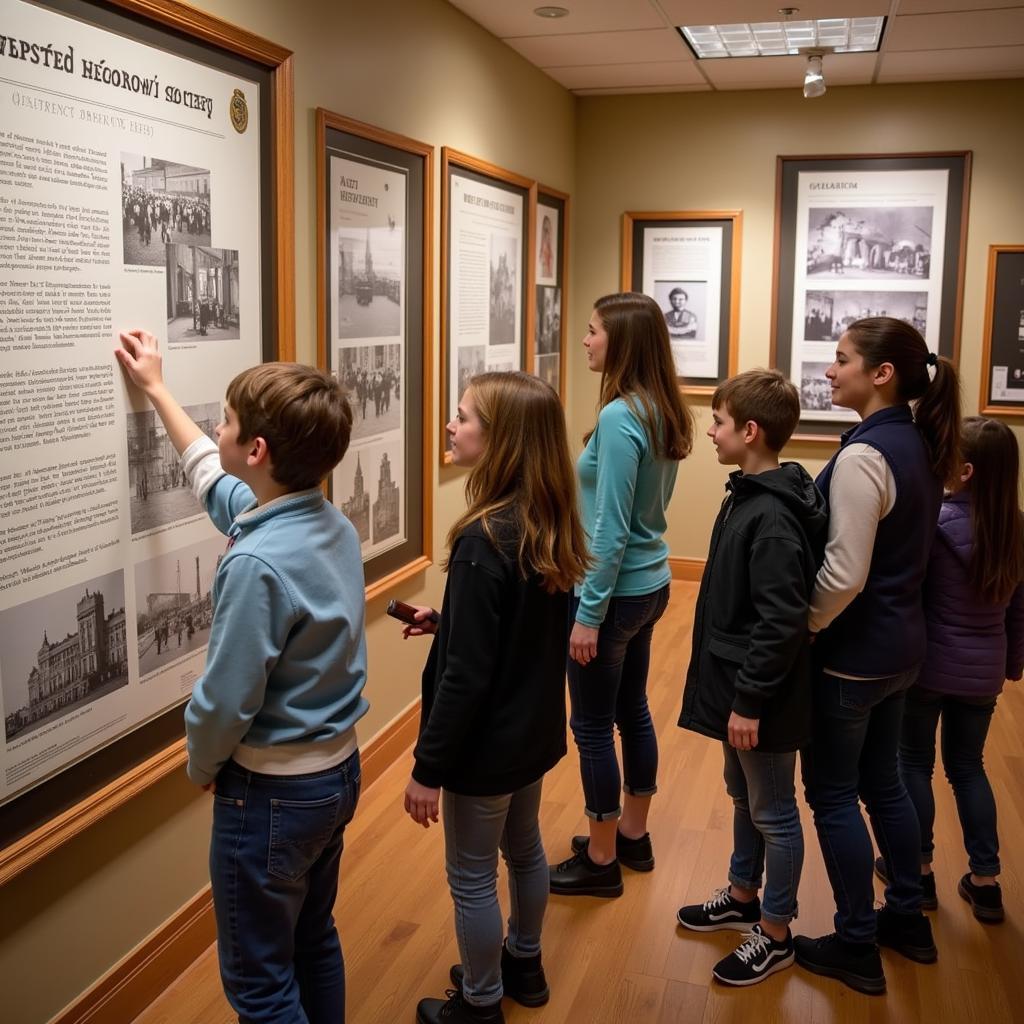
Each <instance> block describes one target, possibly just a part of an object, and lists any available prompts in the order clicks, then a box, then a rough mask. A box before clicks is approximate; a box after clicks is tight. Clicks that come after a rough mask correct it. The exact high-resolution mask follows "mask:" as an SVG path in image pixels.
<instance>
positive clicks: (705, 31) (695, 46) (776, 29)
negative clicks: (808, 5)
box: [679, 17, 885, 60]
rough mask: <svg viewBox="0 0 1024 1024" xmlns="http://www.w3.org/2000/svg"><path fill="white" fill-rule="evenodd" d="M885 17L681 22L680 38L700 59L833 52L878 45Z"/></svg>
mask: <svg viewBox="0 0 1024 1024" xmlns="http://www.w3.org/2000/svg"><path fill="white" fill-rule="evenodd" d="M884 26H885V18H884V17H877V18H819V19H818V20H817V21H760V22H755V23H753V24H747V23H745V22H744V23H741V24H738V25H683V26H680V27H679V31H680V32H681V33H682V35H683V38H684V39H685V40H686V42H687V43H688V44H689V46H690V49H692V50H693V52H694V53H695V54H696V56H697V58H698V59H699V60H706V59H711V58H721V57H778V56H782V55H792V54H795V53H800V51H801V50H807V49H810V48H815V47H819V46H820V47H827V48H828V49H830V50H832V51H833V52H835V53H870V52H872V51H875V50H877V49H878V45H879V43H880V42H881V39H882V29H883V27H884Z"/></svg>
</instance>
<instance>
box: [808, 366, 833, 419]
mask: <svg viewBox="0 0 1024 1024" xmlns="http://www.w3.org/2000/svg"><path fill="white" fill-rule="evenodd" d="M831 365H832V364H831V363H814V362H805V363H801V364H800V408H801V409H807V410H808V411H813V412H831V411H832V408H833V406H832V384H831V382H830V381H829V379H828V378H827V377H826V376H825V371H826V370H827V369H828V368H829V366H831Z"/></svg>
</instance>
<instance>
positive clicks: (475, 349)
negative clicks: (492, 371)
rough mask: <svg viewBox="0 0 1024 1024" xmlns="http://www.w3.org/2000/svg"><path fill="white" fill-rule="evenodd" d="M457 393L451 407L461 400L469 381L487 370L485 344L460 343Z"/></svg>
mask: <svg viewBox="0 0 1024 1024" xmlns="http://www.w3.org/2000/svg"><path fill="white" fill-rule="evenodd" d="M457 351H458V355H459V364H458V366H459V373H458V393H457V394H456V395H454V396H453V398H454V402H453V407H454V406H456V405H458V404H459V402H461V401H462V396H463V395H464V394H465V391H466V388H467V387H468V386H469V382H470V381H471V380H472V379H473V378H474V377H475V376H476V375H477V374H478V373H485V372H486V370H487V346H486V345H460V346H459V348H458V350H457Z"/></svg>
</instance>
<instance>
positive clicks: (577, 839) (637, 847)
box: [572, 831, 654, 871]
mask: <svg viewBox="0 0 1024 1024" xmlns="http://www.w3.org/2000/svg"><path fill="white" fill-rule="evenodd" d="M589 846H590V836H573V837H572V849H573V853H579V852H580V851H581V850H586V849H588V848H589ZM615 858H616V860H618V862H619V863H620V864H621V865H622V866H623V867H624V868H629V869H630V871H653V870H654V848H653V847H652V846H651V834H650V832H645V833H644V834H643V835H642V836H641V837H640V838H639V839H628V838H627V837H626V836H624V835H623V834H622V833H621V832H619V831H616V832H615Z"/></svg>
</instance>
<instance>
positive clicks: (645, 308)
mask: <svg viewBox="0 0 1024 1024" xmlns="http://www.w3.org/2000/svg"><path fill="white" fill-rule="evenodd" d="M594 312H595V313H597V315H598V318H599V319H600V321H601V326H602V327H603V328H604V330H605V334H607V335H608V349H607V351H606V353H605V357H604V370H603V371H602V373H601V399H600V405H601V408H602V409H603V408H604V407H605V406H606V405H607V404H608V403H609V402H612V401H614V400H615V399H616V398H621V399H623V401H625V402H626V403H627V404H628V405H629V407H630V408H631V409H632V410H633V412H635V413H636V415H637V416H638V417H639V418H640V421H641V422H642V423H643V425H644V428H645V429H646V431H647V436H648V437H649V438H650V439H651V444H652V445H653V446H654V449H655V451H656V452H657V453H658V455H659V456H661V457H662V458H667V459H674V460H676V461H680V460H682V459H685V458H686V456H687V455H689V454H690V450H691V449H692V448H693V413H691V412H690V410H689V408H688V407H687V405H686V402H685V401H684V400H683V395H682V392H681V391H680V389H679V383H678V381H677V380H676V368H675V363H674V361H673V359H672V345H671V343H670V342H669V337H668V328H667V327H666V326H665V314H664V313H662V311H661V309H660V308H659V307H658V304H657V303H656V302H655V301H654V299H652V298H651V297H650V296H649V295H641V294H640V293H639V292H617V293H615V294H614V295H604V296H602V297H601V298H600V299H598V300H597V302H595V303H594ZM591 434H593V431H592V430H591V431H590V432H589V433H588V434H587V435H586V436H585V437H584V439H583V440H584V442H586V441H589V440H590V436H591Z"/></svg>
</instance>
